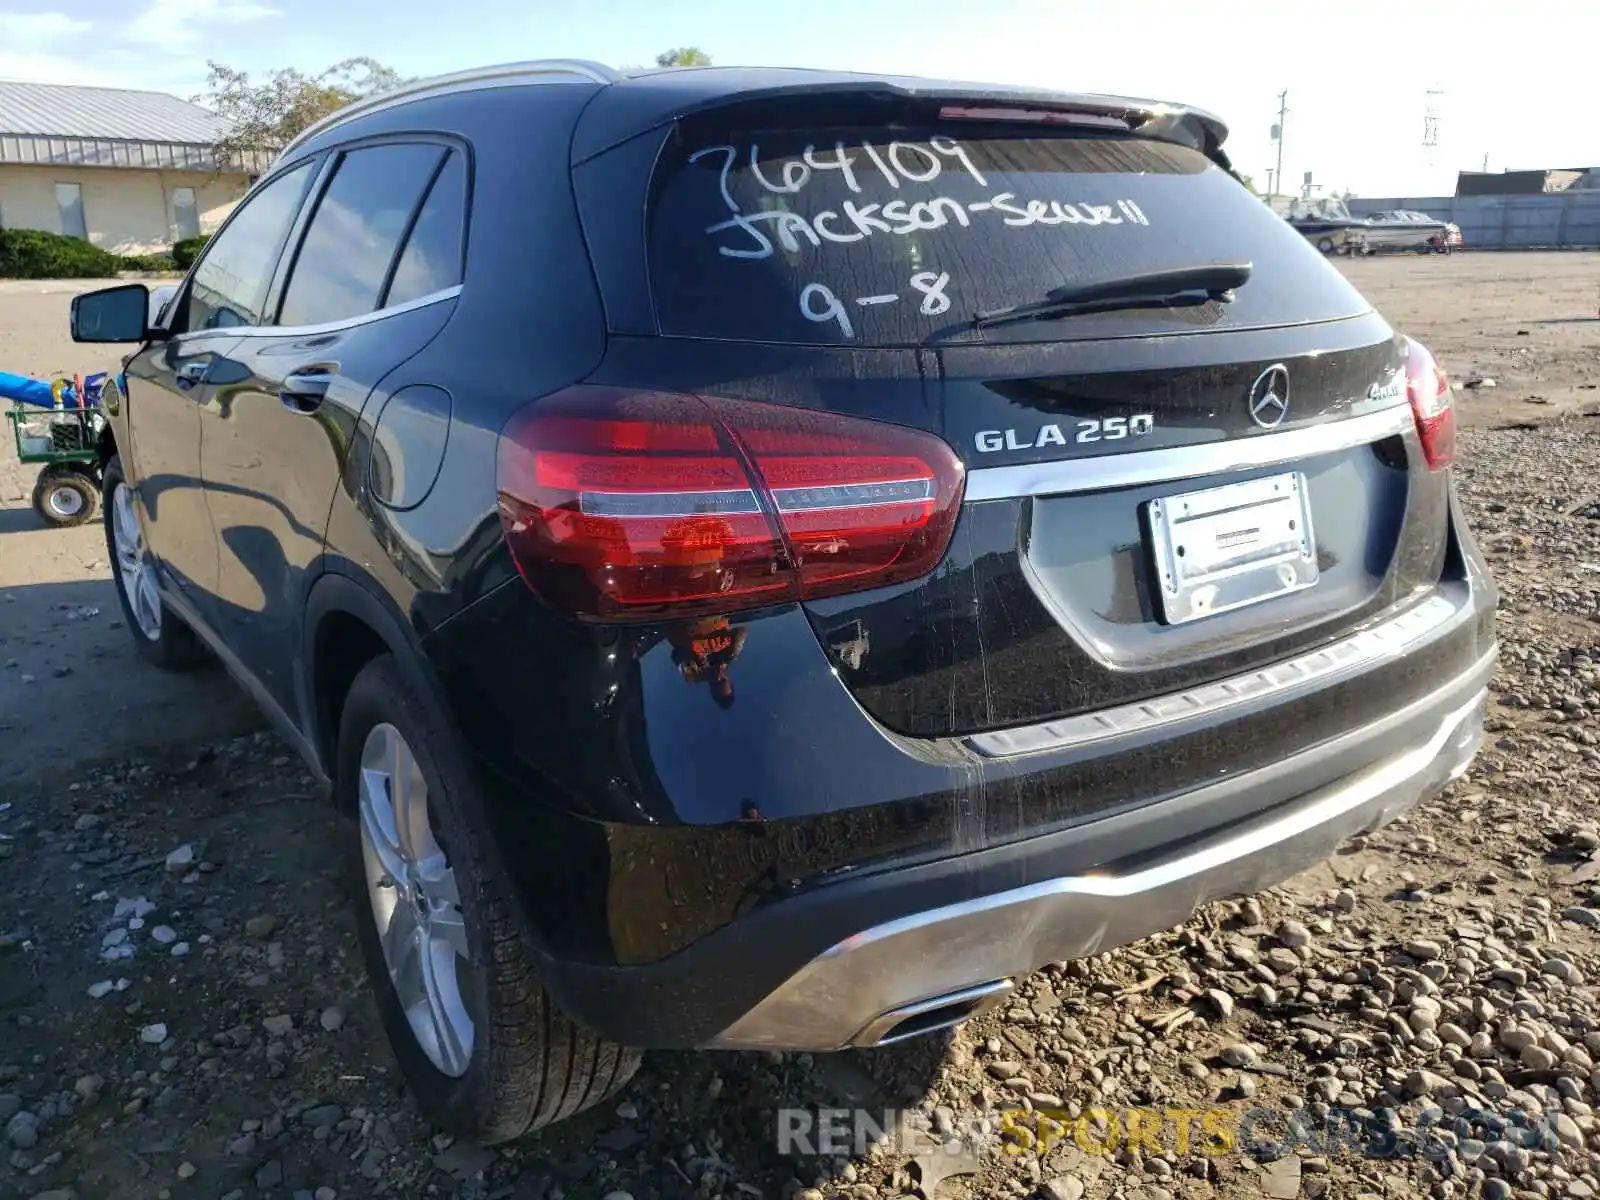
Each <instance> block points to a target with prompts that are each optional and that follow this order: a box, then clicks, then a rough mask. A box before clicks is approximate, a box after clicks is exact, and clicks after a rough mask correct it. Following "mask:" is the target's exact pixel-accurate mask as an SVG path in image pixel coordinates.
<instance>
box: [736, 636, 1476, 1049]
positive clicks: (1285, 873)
mask: <svg viewBox="0 0 1600 1200" xmlns="http://www.w3.org/2000/svg"><path fill="white" fill-rule="evenodd" d="M1494 658H1495V655H1494V652H1492V651H1491V652H1490V653H1489V654H1488V655H1486V656H1485V657H1484V659H1483V660H1482V661H1480V662H1479V663H1478V664H1476V665H1475V666H1474V668H1473V669H1472V671H1470V672H1468V673H1466V674H1464V675H1463V676H1461V677H1458V678H1457V679H1456V680H1453V681H1451V684H1450V685H1446V687H1445V688H1442V689H1440V690H1439V691H1437V692H1435V693H1434V695H1433V696H1430V697H1427V698H1425V699H1424V700H1423V701H1420V702H1418V705H1416V706H1410V707H1413V708H1422V709H1423V710H1424V711H1426V706H1427V705H1429V704H1430V703H1432V704H1435V705H1436V704H1438V703H1439V697H1441V696H1447V695H1449V694H1450V691H1451V689H1452V687H1454V688H1459V687H1460V686H1461V684H1462V683H1463V682H1464V681H1467V680H1471V679H1474V678H1478V679H1480V680H1481V679H1483V678H1486V676H1487V673H1488V672H1489V671H1491V670H1492V668H1493V663H1494ZM1484 696H1485V692H1484V691H1482V690H1479V691H1476V692H1475V693H1474V694H1473V696H1472V699H1471V700H1469V701H1468V702H1466V703H1465V704H1459V705H1458V706H1457V707H1455V708H1453V709H1451V710H1449V711H1448V712H1446V713H1445V714H1444V715H1443V716H1442V717H1441V718H1440V720H1439V724H1438V726H1437V727H1436V730H1435V732H1434V733H1433V734H1431V735H1430V736H1429V737H1428V738H1427V739H1426V740H1425V741H1423V742H1421V743H1420V744H1417V745H1414V746H1412V747H1411V748H1410V749H1407V750H1403V751H1400V752H1398V753H1396V754H1393V755H1391V756H1389V757H1388V758H1385V759H1380V760H1379V761H1377V762H1375V763H1372V764H1371V765H1369V766H1367V767H1365V768H1363V769H1361V770H1358V771H1355V772H1353V773H1352V774H1350V775H1348V776H1346V777H1344V778H1343V779H1340V780H1338V781H1337V782H1335V783H1333V784H1330V785H1328V786H1327V787H1324V788H1319V789H1317V790H1316V791H1313V792H1310V793H1308V794H1307V795H1305V796H1303V797H1301V798H1300V799H1299V800H1297V801H1294V802H1293V803H1292V804H1290V805H1288V806H1287V811H1281V812H1280V813H1279V815H1277V816H1274V817H1269V818H1268V819H1265V820H1261V821H1258V822H1256V823H1255V824H1253V825H1249V826H1246V827H1245V828H1243V829H1240V830H1238V831H1236V832H1234V833H1231V834H1229V835H1227V836H1224V837H1221V838H1218V839H1215V840H1212V841H1209V842H1203V843H1201V844H1200V845H1199V846H1197V847H1195V848H1192V849H1188V850H1186V851H1185V852H1182V853H1180V854H1178V855H1177V856H1175V857H1171V858H1168V859H1166V860H1164V861H1162V862H1160V863H1157V864H1155V865H1153V866H1148V867H1145V868H1143V869H1140V870H1135V871H1132V872H1129V873H1127V874H1122V875H1117V874H1103V875H1102V874H1090V875H1079V876H1070V877H1062V878H1056V879H1050V880H1046V881H1044V882H1041V883H1037V884H1033V885H1031V886H1028V887H1021V888H1015V889H1013V890H1010V891H1005V892H999V893H996V894H993V895H989V896H983V897H980V898H977V899H974V900H969V901H965V902H963V903H959V904H951V905H946V906H944V907H941V908H936V909H931V910H929V911H927V912H922V913H917V914H914V915H912V916H909V917H904V918H901V919H899V920H895V921H889V922H885V923H884V924H881V925H877V926H874V927H873V928H871V929H867V930H864V931H863V932H861V933H859V934H856V935H855V936H854V937H850V938H847V939H845V940H844V941H842V942H840V943H838V944H837V945H835V946H833V947H832V948H831V949H829V950H827V951H824V952H823V953H822V954H820V955H818V956H817V957H816V958H814V959H812V960H811V961H810V962H809V963H807V964H806V965H805V966H804V967H802V968H801V969H800V970H799V971H797V972H796V973H795V974H794V975H792V976H790V977H789V979H788V980H786V981H785V982H784V983H783V984H782V985H780V986H779V987H778V988H777V989H776V990H775V991H774V992H772V993H771V994H770V995H768V996H767V997H766V998H765V999H764V1000H762V1001H761V1003H760V1004H758V1005H756V1007H755V1008H753V1009H751V1011H750V1012H748V1013H746V1014H745V1015H744V1016H743V1017H741V1018H740V1019H739V1020H738V1021H736V1022H734V1023H733V1024H732V1025H731V1026H729V1027H728V1028H727V1029H726V1030H724V1031H723V1032H722V1033H721V1034H720V1035H719V1036H718V1037H717V1038H715V1039H714V1040H713V1041H712V1042H711V1043H710V1044H711V1045H712V1046H715V1047H720V1048H727V1049H738V1048H766V1049H773V1048H782V1049H804V1050H836V1049H841V1048H843V1047H846V1046H850V1045H860V1044H870V1040H864V1038H863V1035H872V1034H874V1033H876V1034H877V1035H878V1036H881V1034H882V1031H883V1021H882V1017H883V1016H884V1014H888V1013H894V1012H904V1011H906V1010H907V1009H908V1008H909V1007H914V1006H916V1005H917V1004H918V1003H919V1002H921V1001H924V1000H929V999H933V998H936V997H945V996H949V995H951V994H953V993H958V992H960V991H961V990H962V989H966V988H973V987H976V986H980V985H983V984H985V983H989V982H992V981H996V980H1000V979H1005V978H1014V977H1017V976H1021V975H1026V974H1027V973H1028V972H1030V971H1033V970H1036V969H1037V968H1039V967H1040V966H1043V965H1044V964H1045V963H1049V962H1058V961H1062V960H1066V959H1073V958H1082V957H1084V956H1085V955H1090V954H1097V953H1099V952H1101V951H1102V950H1108V949H1111V948H1112V947H1114V946H1120V945H1123V944H1125V943H1127V942H1130V941H1133V940H1135V939H1137V938H1140V937H1144V936H1147V935H1148V934H1150V933H1154V932H1158V931H1160V930H1162V929H1169V928H1172V927H1173V926H1175V925H1178V924H1180V923H1182V922H1183V921H1185V920H1187V919H1188V917H1189V916H1190V914H1191V913H1192V912H1193V911H1194V910H1195V908H1197V907H1198V906H1199V905H1201V904H1205V903H1207V902H1209V901H1212V900H1220V899H1224V898H1227V897H1230V896H1239V895H1247V894H1250V893H1252V892H1257V891H1260V890H1261V889H1263V888H1266V887H1270V886H1272V885H1273V884H1276V883H1279V882H1281V881H1282V880H1284V879H1286V878H1288V877H1289V876H1290V875H1293V874H1296V873H1297V872H1299V871H1303V870H1306V869H1308V868H1310V867H1313V866H1315V865H1316V864H1317V863H1319V862H1321V861H1322V860H1323V859H1325V858H1327V857H1328V855H1330V854H1332V853H1333V851H1334V850H1335V849H1336V848H1337V846H1338V845H1339V843H1340V842H1342V841H1343V840H1344V839H1345V838H1347V837H1351V836H1353V835H1355V834H1358V833H1362V832H1366V831H1368V830H1371V829H1375V828H1378V827H1379V826H1382V825H1385V824H1387V823H1388V822H1390V821H1392V820H1393V819H1394V818H1396V817H1398V816H1400V815H1401V814H1402V813H1404V812H1406V811H1407V810H1408V809H1410V808H1411V807H1413V806H1414V805H1415V804H1417V803H1418V802H1419V801H1420V800H1422V799H1423V798H1425V797H1426V796H1428V795H1431V794H1433V793H1434V792H1436V791H1438V790H1439V789H1440V788H1442V787H1443V786H1444V785H1445V784H1446V783H1448V782H1449V781H1450V780H1451V779H1453V778H1455V777H1456V776H1458V775H1460V774H1461V773H1462V772H1463V771H1465V770H1466V768H1467V766H1468V764H1469V763H1470V762H1471V760H1472V756H1473V755H1474V754H1475V753H1476V751H1477V748H1478V745H1479V744H1480V743H1481V741H1482V739H1483V705H1484ZM1237 782H1238V781H1231V782H1230V783H1225V784H1221V785H1215V786H1219V787H1228V786H1236V785H1237Z"/></svg>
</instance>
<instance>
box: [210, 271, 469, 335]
mask: <svg viewBox="0 0 1600 1200" xmlns="http://www.w3.org/2000/svg"><path fill="white" fill-rule="evenodd" d="M460 294H461V285H460V284H459V283H457V284H452V285H451V286H450V287H447V288H441V289H440V290H439V291H437V292H429V293H428V294H427V295H426V296H418V297H417V298H416V299H415V300H407V301H406V302H405V303H404V304H395V305H391V306H390V307H389V308H376V309H373V310H372V311H371V312H369V313H362V314H361V315H360V316H359V317H346V318H345V319H344V320H342V321H327V322H324V323H323V324H321V325H237V326H234V327H232V328H218V329H208V330H204V331H203V332H206V333H227V334H232V335H233V336H234V337H311V336H314V335H316V334H319V333H338V332H339V331H340V330H341V329H354V328H355V327H356V326H357V325H368V324H371V323H372V322H373V321H381V320H383V319H384V318H386V317H393V316H397V315H398V314H400V313H407V312H412V311H414V310H416V309H419V308H427V307H428V306H429V305H430V304H440V303H443V302H444V301H446V300H454V299H455V298H456V297H457V296H459V295H460ZM187 332H189V333H200V332H202V331H201V330H198V329H195V330H189V331H187Z"/></svg>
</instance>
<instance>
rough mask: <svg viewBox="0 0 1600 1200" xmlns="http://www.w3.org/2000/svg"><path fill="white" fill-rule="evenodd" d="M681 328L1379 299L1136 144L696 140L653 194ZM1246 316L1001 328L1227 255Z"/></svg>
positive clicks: (1119, 326) (1243, 202) (1002, 139)
mask: <svg viewBox="0 0 1600 1200" xmlns="http://www.w3.org/2000/svg"><path fill="white" fill-rule="evenodd" d="M647 237H648V242H649V256H650V268H651V281H652V291H653V294H654V299H655V304H656V311H657V314H658V317H659V319H660V321H661V325H662V331H663V332H664V333H667V334H673V335H680V336H687V337H710V338H728V339H741V340H754V341H777V342H798V343H822V344H832V345H867V346H891V345H921V344H926V343H928V342H945V341H951V340H956V341H1019V340H1021V341H1026V340H1059V339H1063V338H1077V337H1105V336H1114V335H1116V334H1139V335H1145V334H1149V333H1157V332H1163V331H1170V332H1185V333H1192V332H1196V331H1199V330H1205V329H1224V328H1241V327H1259V326H1264V325H1281V324H1291V323H1299V322H1305V321H1318V320H1329V319H1332V318H1336V317H1344V316H1350V315H1353V314H1355V313H1360V312H1364V311H1365V310H1366V308H1367V305H1366V304H1365V302H1364V301H1362V299H1361V298H1360V296H1359V295H1358V294H1357V293H1356V292H1355V291H1354V289H1352V288H1351V287H1350V286H1349V285H1348V284H1347V283H1346V282H1345V281H1344V279H1343V277H1342V276H1340V275H1339V273H1338V272H1337V271H1335V270H1333V269H1332V268H1331V267H1330V266H1328V265H1327V264H1326V263H1324V262H1323V261H1321V258H1320V256H1319V255H1318V254H1317V253H1316V251H1315V250H1313V249H1312V248H1311V247H1310V246H1308V245H1307V244H1306V243H1305V239H1304V238H1302V237H1301V236H1300V235H1299V234H1298V233H1296V232H1295V231H1294V230H1293V229H1292V228H1291V227H1290V226H1289V225H1288V224H1287V223H1286V222H1284V221H1283V220H1281V219H1280V218H1278V217H1276V216H1274V215H1273V214H1272V212H1271V211H1270V210H1269V209H1268V208H1267V207H1266V206H1265V205H1264V204H1262V203H1261V202H1260V201H1259V200H1257V199H1255V198H1254V197H1253V196H1251V195H1250V193H1249V192H1248V191H1247V190H1246V189H1245V188H1243V187H1242V186H1240V184H1239V183H1238V182H1237V181H1236V180H1234V179H1233V178H1231V177H1230V176H1229V175H1228V174H1227V173H1226V172H1225V171H1223V170H1222V169H1221V168H1219V167H1218V166H1216V164H1214V163H1212V162H1211V161H1210V160H1209V159H1207V158H1206V157H1205V156H1204V155H1203V154H1201V153H1199V152H1198V151H1195V150H1191V149H1189V148H1187V147H1183V146H1176V145H1170V144H1167V143H1163V142H1154V141H1149V140H1144V139H1138V138H1133V137H1128V136H1116V135H1101V134H1098V133H1091V134H1087V135H1085V134H1080V133H1069V134H1065V135H1063V134H1061V133H1058V132H1055V131H1044V130H1040V129H1038V128H1033V127H1030V128H1026V129H1005V128H1003V127H997V126H992V125H979V126H962V125H959V124H955V125H946V126H942V127H938V128H921V129H910V128H907V129H902V128H896V129H895V130H893V132H887V131H883V130H862V129H859V128H856V129H845V128H835V129H807V130H805V131H802V132H794V131H781V130H780V131H774V130H735V131H724V132H719V133H717V134H715V135H713V136H710V137H706V136H704V135H703V134H699V133H696V134H693V135H688V134H685V133H684V132H683V131H682V130H681V129H680V130H679V131H678V133H677V134H676V135H675V136H674V137H673V138H672V139H670V140H669V141H668V144H667V147H666V149H665V151H664V152H663V155H662V158H661V160H660V165H659V166H658V168H657V172H656V177H655V179H654V180H653V181H652V185H651V198H650V206H649V212H648V217H647ZM1233 260H1248V261H1250V262H1252V263H1253V264H1254V274H1253V275H1252V277H1251V280H1250V282H1249V283H1248V284H1246V285H1245V286H1244V287H1243V288H1241V289H1239V293H1238V298H1237V299H1236V300H1235V301H1233V302H1232V303H1230V304H1217V303H1207V304H1203V305H1199V306H1195V307H1175V308H1142V309H1136V310H1129V311H1124V312H1117V313H1096V314H1090V315H1080V316H1074V317H1071V318H1068V319H1064V320H1060V319H1058V320H1049V321H1029V322H1024V323H1018V324H1006V325H1001V326H994V327H990V328H987V329H985V330H983V331H981V332H979V331H977V330H975V329H974V328H973V326H972V318H973V316H974V314H976V313H978V312H981V311H986V310H993V309H998V308H1004V307H1007V306H1010V305H1015V304H1026V303H1030V302H1033V301H1036V300H1042V299H1044V298H1045V297H1046V296H1047V295H1048V293H1050V292H1051V290H1052V289H1056V288H1061V287H1063V286H1072V285H1075V284H1082V283H1093V282H1098V281H1101V280H1111V279H1117V278H1121V277H1125V276H1128V275H1134V274H1143V273H1146V272H1150V271H1159V270H1165V269H1170V268H1173V267H1181V266H1193V265H1197V264H1201V263H1206V262H1213V261H1233Z"/></svg>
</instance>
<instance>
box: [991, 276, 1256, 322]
mask: <svg viewBox="0 0 1600 1200" xmlns="http://www.w3.org/2000/svg"><path fill="white" fill-rule="evenodd" d="M1250 267H1251V264H1250V263H1247V262H1215V263H1201V264H1199V265H1197V266H1193V267H1176V268H1174V269H1173V270H1170V271H1152V272H1150V273H1149V274H1147V275H1128V276H1125V277H1123V278H1121V279H1108V280H1105V281H1104V282H1101V283H1086V284H1081V285H1079V286H1076V287H1062V288H1055V289H1054V290H1052V291H1051V292H1050V294H1049V295H1048V296H1046V297H1045V298H1044V299H1043V300H1035V301H1033V302H1032V303H1029V304H1013V305H1012V306H1011V307H1010V308H996V309H992V310H990V311H989V312H981V313H977V314H975V315H974V316H973V318H972V323H973V324H974V325H975V326H977V327H978V328H979V329H982V328H983V327H984V326H986V325H1003V324H1005V323H1006V322H1008V321H1036V320H1044V319H1046V318H1049V317H1069V316H1072V315H1073V314H1075V313H1082V312H1094V311H1098V310H1103V309H1104V310H1109V309H1117V308H1139V307H1143V306H1145V305H1151V304H1171V303H1176V302H1180V301H1189V302H1190V303H1195V304H1198V303H1203V302H1204V301H1206V300H1221V301H1227V300H1232V299H1233V289H1234V288H1237V287H1243V286H1244V284H1245V283H1247V282H1248V281H1249V279H1250Z"/></svg>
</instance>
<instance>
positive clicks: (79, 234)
mask: <svg viewBox="0 0 1600 1200" xmlns="http://www.w3.org/2000/svg"><path fill="white" fill-rule="evenodd" d="M56 212H57V213H59V214H60V217H61V232H62V234H63V235H64V236H66V237H75V238H82V239H83V240H84V241H88V240H89V227H88V226H87V225H86V224H84V220H83V189H82V188H81V187H79V186H78V185H77V184H75V183H58V184H56Z"/></svg>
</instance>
